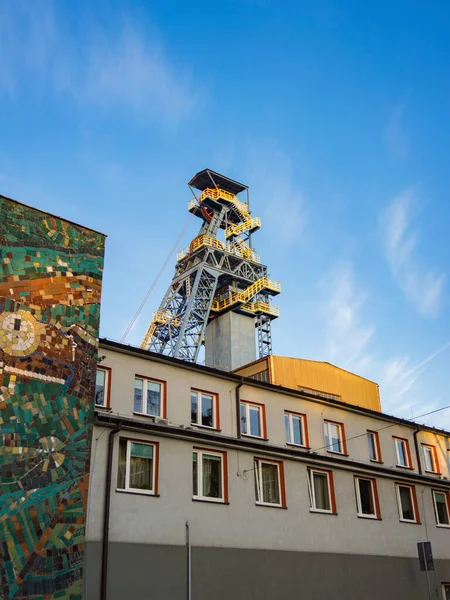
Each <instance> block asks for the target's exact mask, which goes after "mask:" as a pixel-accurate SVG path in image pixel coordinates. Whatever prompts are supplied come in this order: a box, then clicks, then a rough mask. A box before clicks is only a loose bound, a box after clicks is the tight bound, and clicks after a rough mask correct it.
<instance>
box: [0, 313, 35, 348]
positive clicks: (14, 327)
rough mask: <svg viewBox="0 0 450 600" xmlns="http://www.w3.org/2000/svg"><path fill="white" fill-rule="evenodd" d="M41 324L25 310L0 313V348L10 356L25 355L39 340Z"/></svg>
mask: <svg viewBox="0 0 450 600" xmlns="http://www.w3.org/2000/svg"><path fill="white" fill-rule="evenodd" d="M40 338H41V325H40V323H39V322H38V321H36V319H35V318H34V317H33V315H32V314H30V313H29V312H27V311H26V310H18V311H17V312H14V313H10V312H2V313H0V348H1V349H2V350H4V351H5V352H6V353H7V354H10V355H12V356H27V355H28V354H31V353H32V352H34V351H35V350H36V349H37V347H38V346H39V343H40V341H41V339H40Z"/></svg>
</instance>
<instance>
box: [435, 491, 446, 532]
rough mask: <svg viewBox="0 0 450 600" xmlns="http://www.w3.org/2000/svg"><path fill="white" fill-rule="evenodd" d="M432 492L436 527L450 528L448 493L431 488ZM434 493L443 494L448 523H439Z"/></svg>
mask: <svg viewBox="0 0 450 600" xmlns="http://www.w3.org/2000/svg"><path fill="white" fill-rule="evenodd" d="M432 494H433V506H434V514H435V517H436V525H437V527H444V528H446V529H449V528H450V502H449V498H448V493H447V492H444V491H443V490H432ZM436 494H444V498H445V506H446V508H447V517H448V520H449V523H439V515H438V510H437V502H436Z"/></svg>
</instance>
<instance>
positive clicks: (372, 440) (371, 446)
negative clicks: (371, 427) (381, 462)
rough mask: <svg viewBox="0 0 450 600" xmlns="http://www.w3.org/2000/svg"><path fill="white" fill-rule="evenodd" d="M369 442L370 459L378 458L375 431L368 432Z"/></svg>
mask: <svg viewBox="0 0 450 600" xmlns="http://www.w3.org/2000/svg"><path fill="white" fill-rule="evenodd" d="M367 442H368V444H369V458H370V460H378V456H377V447H376V441H375V435H374V434H373V433H368V434H367Z"/></svg>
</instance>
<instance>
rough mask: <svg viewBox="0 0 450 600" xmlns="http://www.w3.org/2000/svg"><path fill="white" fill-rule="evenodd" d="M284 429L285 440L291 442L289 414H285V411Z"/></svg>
mask: <svg viewBox="0 0 450 600" xmlns="http://www.w3.org/2000/svg"><path fill="white" fill-rule="evenodd" d="M284 429H285V432H286V442H287V443H288V444H291V443H292V441H291V428H290V425H289V415H287V414H286V413H284Z"/></svg>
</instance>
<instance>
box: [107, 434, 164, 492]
mask: <svg viewBox="0 0 450 600" xmlns="http://www.w3.org/2000/svg"><path fill="white" fill-rule="evenodd" d="M157 470H158V444H157V443H156V442H154V443H151V444H149V443H146V442H140V441H137V440H126V439H124V438H121V439H120V442H119V473H118V481H117V486H118V488H119V489H120V490H125V491H132V492H141V493H144V494H151V495H155V494H157V476H158V474H157Z"/></svg>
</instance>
